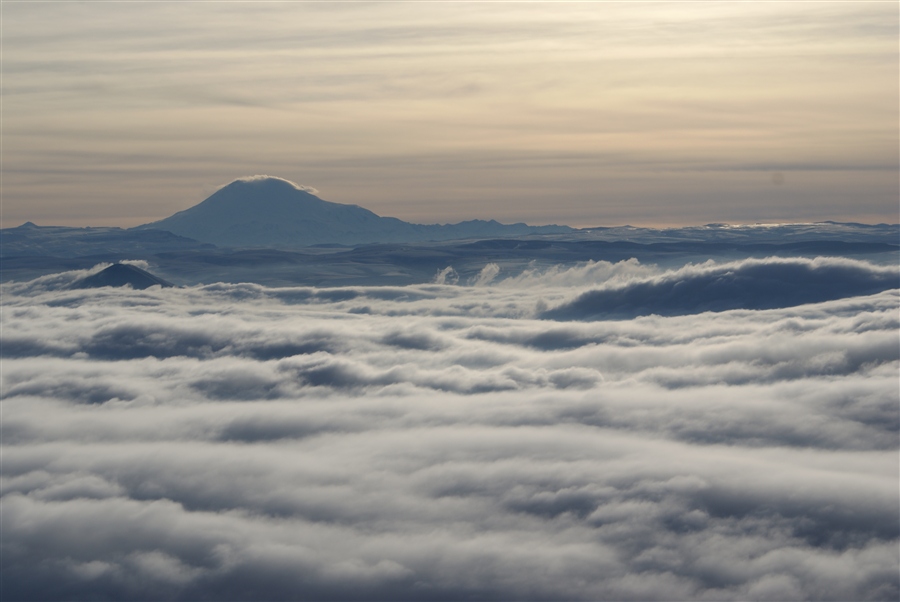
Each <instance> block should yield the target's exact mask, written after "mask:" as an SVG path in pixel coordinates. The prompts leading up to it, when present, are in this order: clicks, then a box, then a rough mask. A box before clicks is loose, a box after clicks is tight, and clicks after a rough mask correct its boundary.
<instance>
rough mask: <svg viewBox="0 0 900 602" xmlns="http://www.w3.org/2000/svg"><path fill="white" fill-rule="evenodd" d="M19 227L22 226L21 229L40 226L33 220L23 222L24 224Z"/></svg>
mask: <svg viewBox="0 0 900 602" xmlns="http://www.w3.org/2000/svg"><path fill="white" fill-rule="evenodd" d="M19 228H22V229H23V230H37V229H38V228H40V226H38V225H37V224H36V223H34V222H25V223H24V224H22V225H21V226H19Z"/></svg>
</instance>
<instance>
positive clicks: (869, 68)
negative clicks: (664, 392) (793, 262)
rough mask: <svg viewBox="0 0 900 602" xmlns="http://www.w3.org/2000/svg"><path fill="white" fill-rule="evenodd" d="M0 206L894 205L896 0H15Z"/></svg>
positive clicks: (748, 211) (523, 217) (643, 221)
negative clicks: (265, 185)
mask: <svg viewBox="0 0 900 602" xmlns="http://www.w3.org/2000/svg"><path fill="white" fill-rule="evenodd" d="M0 12H2V32H0V33H2V40H3V41H2V132H0V134H2V136H0V138H2V215H0V218H2V225H3V227H10V226H16V225H19V224H21V223H23V222H25V221H28V220H30V221H34V222H36V223H38V224H40V225H75V226H86V225H94V226H123V227H124V226H134V225H138V224H141V223H145V222H149V221H154V220H157V219H161V218H164V217H166V216H168V215H170V214H172V213H174V212H176V211H180V210H183V209H186V208H188V207H190V206H192V205H195V204H196V203H198V202H200V201H202V200H203V199H204V198H206V197H207V196H209V195H210V194H211V193H212V192H214V191H215V190H216V188H217V187H219V186H221V185H223V184H225V183H227V182H229V181H231V180H233V179H236V178H238V177H242V176H247V175H253V174H269V175H274V176H279V177H283V178H287V179H289V180H292V181H294V182H297V183H299V184H302V185H307V186H312V187H315V188H316V189H318V191H319V196H321V197H322V198H324V199H326V200H329V201H334V202H340V203H351V204H358V205H362V206H364V207H366V208H368V209H371V210H372V211H375V212H376V213H378V214H379V215H390V216H394V217H399V218H401V219H404V220H407V221H412V222H420V223H434V222H441V223H444V222H456V221H461V220H464V219H472V218H483V219H490V218H494V219H498V220H500V221H504V222H513V221H525V222H528V223H532V224H545V223H564V224H569V225H575V226H593V225H617V224H624V223H631V224H635V225H687V224H698V223H708V222H736V223H747V222H750V223H752V222H776V221H818V220H828V219H832V220H844V221H860V222H879V221H882V222H891V223H896V222H898V213H900V208H898V197H900V183H898V173H900V171H898V142H900V134H898V127H900V121H898V113H900V109H898V91H900V83H898V82H900V75H898V66H900V62H898V6H897V4H896V3H894V2H846V3H843V2H837V3H834V2H821V3H758V4H756V3H755V4H746V3H716V4H707V3H699V2H698V3H659V4H655V3H640V4H633V3H632V4H627V3H512V4H506V3H502V4H497V3H437V2H435V3H416V4H409V3H363V2H360V3H340V4H334V3H315V2H313V3H168V2H159V3H155V2H138V3H104V2H83V3H60V2H54V3H50V2H28V3H20V2H3V4H2V6H0Z"/></svg>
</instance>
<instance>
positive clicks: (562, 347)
mask: <svg viewBox="0 0 900 602" xmlns="http://www.w3.org/2000/svg"><path fill="white" fill-rule="evenodd" d="M854 265H855V264H854ZM856 267H857V268H858V267H859V266H856ZM714 269H715V267H714V266H700V267H698V268H696V270H697V271H698V273H699V272H702V273H705V272H704V270H706V271H711V270H712V271H714ZM873 269H874V268H873ZM736 272H737V273H743V272H741V269H737V270H736ZM448 273H449V272H448ZM82 275H83V273H73V274H68V275H60V276H56V277H54V278H45V279H42V280H39V281H34V282H31V283H27V284H19V285H5V286H4V288H3V293H4V295H3V303H4V307H3V310H4V311H3V314H2V319H3V346H2V352H3V374H2V378H3V381H2V395H3V405H2V412H3V416H2V433H0V434H2V445H3V449H2V453H3V456H2V457H3V462H2V504H3V513H2V517H0V520H2V551H3V554H2V563H3V566H2V567H0V568H2V570H3V575H4V579H3V582H2V588H3V591H2V592H0V593H2V596H3V598H4V599H16V600H46V599H69V600H88V599H117V600H142V599H147V600H149V599H153V600H159V599H173V600H196V599H223V600H246V599H267V600H286V599H315V600H323V599H325V600H327V599H348V598H360V597H364V598H369V599H400V600H403V599H416V600H421V599H442V600H447V599H460V598H472V599H498V598H500V599H534V600H540V599H590V600H598V599H616V600H648V599H649V600H652V599H659V600H663V599H665V600H671V599H708V600H727V599H760V600H764V599H771V600H786V599H825V600H828V599H831V600H847V599H859V600H863V599H866V600H882V599H894V598H896V597H897V596H898V594H900V586H898V576H897V566H898V562H900V559H898V519H897V517H898V512H900V503H898V494H897V490H898V468H900V467H898V456H897V450H898V447H900V442H898V423H900V415H898V391H897V371H898V367H900V359H898V356H900V349H898V345H897V331H898V328H900V316H898V304H900V296H898V295H900V292H898V291H897V290H896V289H891V290H883V291H879V292H876V293H874V294H863V295H860V296H851V297H847V298H843V299H836V300H830V301H824V302H819V303H807V304H805V305H801V306H796V307H788V308H775V309H765V310H734V311H724V312H717V313H703V314H690V315H682V316H672V317H661V316H656V315H654V316H645V317H639V318H636V319H632V320H617V321H591V322H580V323H573V322H560V321H555V320H549V319H536V318H537V316H538V315H539V314H540V312H541V311H544V310H545V309H546V307H557V306H560V305H563V304H565V303H569V302H570V301H571V300H572V299H573V298H575V299H577V298H579V297H578V295H579V294H581V293H582V291H583V290H584V287H585V286H590V288H592V289H597V288H598V287H599V288H600V289H602V288H603V287H604V286H617V287H621V286H623V283H624V284H625V285H627V283H628V282H632V283H633V284H632V285H631V286H633V287H634V286H638V285H637V284H634V283H646V282H648V281H650V279H654V278H655V279H656V280H653V281H654V282H663V281H665V280H666V278H670V277H671V276H672V274H671V273H660V272H659V271H656V272H654V271H653V269H652V268H650V267H647V266H640V265H637V264H635V263H633V262H631V263H626V264H618V265H616V266H609V265H608V264H607V265H606V266H600V265H596V264H592V265H588V266H582V267H580V268H576V269H574V270H568V271H566V270H559V269H557V270H550V271H548V272H547V273H545V274H530V275H528V274H526V275H524V276H522V277H520V278H519V279H516V280H503V279H502V272H500V273H499V275H498V273H497V271H496V270H495V269H494V268H487V269H486V271H485V272H484V274H483V276H484V277H483V278H482V279H481V282H480V284H482V286H451V285H447V284H441V285H439V284H431V285H422V286H413V287H403V288H399V287H398V288H391V287H371V288H366V287H357V288H345V289H308V288H281V289H273V288H265V287H261V286H256V285H240V284H236V285H231V284H218V285H210V286H203V287H193V288H182V289H158V288H156V289H148V290H145V291H132V290H129V289H97V290H90V291H83V290H61V289H63V288H64V283H65V282H66V281H68V280H72V279H75V278H77V277H80V276H82ZM488 277H490V279H493V281H494V283H493V284H492V285H488V282H489V278H488ZM598 278H605V279H607V280H605V281H600V280H598ZM473 284H474V283H473ZM542 308H543V309H542Z"/></svg>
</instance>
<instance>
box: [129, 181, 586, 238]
mask: <svg viewBox="0 0 900 602" xmlns="http://www.w3.org/2000/svg"><path fill="white" fill-rule="evenodd" d="M138 228H139V229H145V228H155V229H159V230H167V231H169V232H172V233H174V234H177V235H179V236H185V237H188V238H192V239H195V240H199V241H202V242H206V243H212V244H215V245H218V246H223V247H272V246H280V247H304V246H311V245H316V244H347V245H358V244H366V243H374V242H411V241H428V240H452V239H459V238H469V237H485V236H492V237H496V236H500V237H502V236H520V235H523V234H553V233H563V232H570V231H572V229H571V228H569V227H567V226H527V225H525V224H513V225H504V224H500V223H497V222H495V221H483V220H473V221H468V222H461V223H459V224H451V225H420V224H410V223H408V222H404V221H402V220H399V219H396V218H393V217H381V216H379V215H376V214H375V213H372V212H371V211H369V210H368V209H364V208H362V207H359V206H357V205H343V204H340V203H331V202H328V201H323V200H322V199H320V198H319V197H317V196H315V195H314V194H312V192H310V191H309V190H308V189H304V188H303V187H300V186H297V185H296V184H294V183H293V182H290V181H288V180H283V179H281V178H273V177H268V176H255V177H252V178H242V179H239V180H235V181H234V182H232V183H230V184H228V185H227V186H225V187H223V188H221V189H219V190H218V191H217V192H216V193H214V194H213V195H212V196H210V197H209V198H207V199H206V200H205V201H203V202H201V203H199V204H198V205H195V206H194V207H191V208H190V209H186V210H184V211H180V212H178V213H176V214H174V215H172V216H170V217H167V218H165V219H163V220H160V221H158V222H153V223H150V224H145V225H143V226H139V227H138Z"/></svg>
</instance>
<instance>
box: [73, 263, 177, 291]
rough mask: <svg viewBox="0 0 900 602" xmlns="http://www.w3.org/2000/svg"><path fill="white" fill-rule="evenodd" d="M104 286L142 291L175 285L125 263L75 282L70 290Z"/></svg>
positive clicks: (113, 265) (116, 264) (114, 265)
mask: <svg viewBox="0 0 900 602" xmlns="http://www.w3.org/2000/svg"><path fill="white" fill-rule="evenodd" d="M104 286H116V287H119V286H130V287H131V288H133V289H135V290H144V289H145V288H150V287H151V286H161V287H164V288H165V287H171V286H175V285H174V284H172V283H171V282H168V281H166V280H163V279H162V278H160V277H159V276H154V275H153V274H151V273H150V272H148V271H146V270H142V269H141V268H139V267H135V266H133V265H129V264H127V263H114V264H112V265H111V266H109V267H108V268H106V269H104V270H102V271H100V272H97V273H96V274H92V275H91V276H87V277H85V278H82V279H81V280H78V281H76V282H75V283H74V284H73V285H72V287H71V288H101V287H104Z"/></svg>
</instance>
